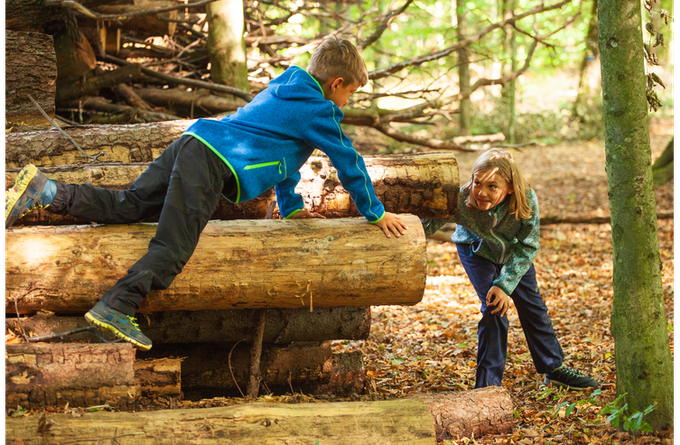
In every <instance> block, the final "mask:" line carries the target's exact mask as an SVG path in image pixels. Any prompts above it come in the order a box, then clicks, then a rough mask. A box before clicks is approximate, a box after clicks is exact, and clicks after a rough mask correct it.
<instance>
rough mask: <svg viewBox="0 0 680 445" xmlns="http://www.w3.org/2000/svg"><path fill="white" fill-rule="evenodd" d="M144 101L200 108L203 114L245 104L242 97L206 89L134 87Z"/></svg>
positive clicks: (226, 110) (236, 107) (189, 108)
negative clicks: (227, 95)
mask: <svg viewBox="0 0 680 445" xmlns="http://www.w3.org/2000/svg"><path fill="white" fill-rule="evenodd" d="M134 91H135V92H136V93H137V94H138V95H139V96H140V97H141V98H143V99H144V100H145V101H147V102H149V103H152V104H154V105H156V106H159V107H168V108H172V109H177V108H178V107H181V109H183V110H188V111H189V112H192V110H196V111H198V110H199V109H201V110H202V111H203V112H204V113H202V114H203V115H205V114H207V115H214V114H217V113H226V112H228V111H236V110H237V109H238V108H239V107H242V106H244V105H245V104H246V101H244V100H243V99H232V98H229V97H224V96H218V95H217V94H212V93H210V92H209V91H206V90H196V89H194V90H193V91H187V90H186V89H184V88H168V89H161V88H136V89H135V90H134Z"/></svg>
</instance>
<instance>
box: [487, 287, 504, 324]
mask: <svg viewBox="0 0 680 445" xmlns="http://www.w3.org/2000/svg"><path fill="white" fill-rule="evenodd" d="M486 304H487V306H497V307H496V309H495V310H493V311H491V313H492V314H495V313H496V312H498V311H500V312H501V313H500V316H501V317H502V316H503V315H505V314H506V312H508V309H510V297H508V294H506V293H505V291H504V290H503V289H501V288H500V287H498V286H492V287H491V289H489V293H487V294H486Z"/></svg>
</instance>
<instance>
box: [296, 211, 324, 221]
mask: <svg viewBox="0 0 680 445" xmlns="http://www.w3.org/2000/svg"><path fill="white" fill-rule="evenodd" d="M302 218H321V219H326V217H325V216H323V215H322V214H320V213H316V212H310V211H309V210H307V209H302V210H300V211H299V212H297V213H296V214H294V215H293V216H291V217H290V219H302Z"/></svg>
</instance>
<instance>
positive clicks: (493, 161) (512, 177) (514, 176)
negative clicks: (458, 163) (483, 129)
mask: <svg viewBox="0 0 680 445" xmlns="http://www.w3.org/2000/svg"><path fill="white" fill-rule="evenodd" d="M489 170H495V171H496V174H498V175H499V176H500V177H501V178H503V179H504V180H505V181H507V183H508V184H510V186H511V187H512V189H513V193H512V194H510V203H509V208H510V214H514V215H515V218H516V219H528V218H531V215H532V210H531V207H529V203H528V201H527V195H526V193H527V191H528V190H531V185H530V184H529V181H527V180H526V179H524V177H523V176H522V173H521V172H520V171H519V167H518V166H517V163H516V162H515V158H514V157H513V156H512V153H510V152H509V151H507V150H501V149H499V148H492V149H491V150H489V151H487V152H485V153H483V154H482V155H481V156H480V157H478V158H477V160H476V161H475V163H474V164H473V165H472V173H471V174H470V180H469V181H468V182H467V183H466V184H465V185H464V186H463V190H465V191H466V192H471V190H472V184H473V181H474V178H475V175H476V174H478V173H484V172H488V171H489ZM473 199H474V198H473V196H472V193H470V196H468V198H467V200H466V201H465V204H466V205H467V206H468V207H470V208H476V207H475V206H474V204H473V202H472V200H473Z"/></svg>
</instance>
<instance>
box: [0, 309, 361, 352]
mask: <svg viewBox="0 0 680 445" xmlns="http://www.w3.org/2000/svg"><path fill="white" fill-rule="evenodd" d="M256 311H257V309H224V310H218V311H167V312H152V313H149V314H146V315H145V316H144V317H141V318H140V319H139V320H137V321H138V323H139V326H140V329H142V331H143V332H144V334H145V335H146V336H147V337H149V338H150V339H151V341H153V343H154V345H158V344H162V343H212V342H233V343H236V342H237V341H241V340H247V339H248V336H249V334H250V332H251V329H252V327H253V326H254V320H255V312H256ZM5 325H6V326H7V327H8V328H10V329H12V331H14V332H15V333H17V334H18V333H20V332H21V330H22V328H23V330H24V331H25V332H26V333H27V335H28V336H29V337H38V336H47V335H53V334H60V333H64V332H68V331H71V330H73V329H78V328H84V327H87V326H89V324H88V323H87V321H86V320H85V318H83V317H82V316H75V317H71V316H57V315H55V314H53V313H49V312H42V311H40V312H38V313H36V314H35V315H33V316H31V317H22V318H20V319H19V318H6V319H5ZM370 328H371V308H370V307H369V306H362V307H351V306H348V307H317V308H314V311H313V312H310V311H309V309H307V308H294V309H292V308H289V309H273V308H272V309H268V310H267V316H266V319H265V330H264V336H263V338H262V341H263V342H264V343H273V344H288V343H291V342H300V341H326V340H364V339H366V338H368V334H369V331H370ZM49 341H53V342H61V341H88V342H90V343H97V342H99V341H101V340H99V338H98V337H97V336H96V335H94V334H93V333H90V332H80V333H75V334H72V335H68V336H66V337H55V338H53V339H51V340H49Z"/></svg>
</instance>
